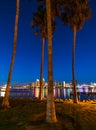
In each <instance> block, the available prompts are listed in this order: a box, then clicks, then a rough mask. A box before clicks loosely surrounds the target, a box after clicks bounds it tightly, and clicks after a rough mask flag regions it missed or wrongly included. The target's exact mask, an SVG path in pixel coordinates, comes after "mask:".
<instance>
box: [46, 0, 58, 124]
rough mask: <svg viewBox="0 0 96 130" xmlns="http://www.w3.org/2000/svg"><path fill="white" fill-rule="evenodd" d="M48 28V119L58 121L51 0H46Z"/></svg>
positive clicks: (50, 121)
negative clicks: (55, 98) (53, 64)
mask: <svg viewBox="0 0 96 130" xmlns="http://www.w3.org/2000/svg"><path fill="white" fill-rule="evenodd" d="M46 11H47V29H48V97H47V112H46V121H47V122H49V123H52V122H57V119H56V112H55V103H54V95H53V72H52V21H51V0H46Z"/></svg>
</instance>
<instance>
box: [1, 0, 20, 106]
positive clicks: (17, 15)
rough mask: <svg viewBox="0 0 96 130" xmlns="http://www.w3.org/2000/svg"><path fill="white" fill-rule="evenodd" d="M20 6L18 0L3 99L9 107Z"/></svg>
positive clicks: (18, 0) (3, 104) (4, 104)
mask: <svg viewBox="0 0 96 130" xmlns="http://www.w3.org/2000/svg"><path fill="white" fill-rule="evenodd" d="M19 7H20V0H16V16H15V28H14V41H13V52H12V58H11V64H10V70H9V74H8V80H7V86H6V92H5V96H4V99H3V103H2V106H3V107H6V108H9V107H10V104H9V92H10V82H11V77H12V70H13V66H14V60H15V55H16V46H17V34H18V19H19Z"/></svg>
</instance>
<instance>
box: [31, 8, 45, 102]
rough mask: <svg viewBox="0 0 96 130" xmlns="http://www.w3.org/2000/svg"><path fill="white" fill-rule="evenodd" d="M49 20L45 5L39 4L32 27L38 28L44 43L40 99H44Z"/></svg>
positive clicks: (36, 33) (37, 30) (36, 31)
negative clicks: (45, 48)
mask: <svg viewBox="0 0 96 130" xmlns="http://www.w3.org/2000/svg"><path fill="white" fill-rule="evenodd" d="M46 22H47V20H46V9H45V8H43V6H39V7H38V9H37V12H36V13H34V17H33V19H32V27H33V28H36V30H35V32H34V34H35V35H38V34H40V35H41V43H42V54H41V67H40V94H39V99H40V100H42V97H43V71H44V42H45V38H47V31H46V30H47V27H46V25H47V23H46Z"/></svg>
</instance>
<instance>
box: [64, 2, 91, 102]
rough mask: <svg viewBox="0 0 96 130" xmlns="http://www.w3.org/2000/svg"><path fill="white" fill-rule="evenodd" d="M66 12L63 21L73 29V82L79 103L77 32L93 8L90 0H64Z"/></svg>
mask: <svg viewBox="0 0 96 130" xmlns="http://www.w3.org/2000/svg"><path fill="white" fill-rule="evenodd" d="M63 7H64V12H63V13H62V21H63V22H64V23H65V24H67V25H69V26H70V27H71V28H72V29H73V45H72V84H73V87H74V103H78V97H77V92H76V76H75V67H74V66H75V48H76V32H77V31H78V30H80V29H82V27H83V24H84V22H85V21H86V20H87V19H89V18H90V16H91V10H90V8H89V7H88V0H68V1H66V0H63Z"/></svg>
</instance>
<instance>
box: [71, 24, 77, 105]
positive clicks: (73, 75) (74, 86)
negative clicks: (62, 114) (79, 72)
mask: <svg viewBox="0 0 96 130" xmlns="http://www.w3.org/2000/svg"><path fill="white" fill-rule="evenodd" d="M76 31H77V30H76V25H74V38H73V46H72V84H73V88H74V99H73V102H74V103H78V97H77V92H76V78H75V67H74V65H75V49H76Z"/></svg>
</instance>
